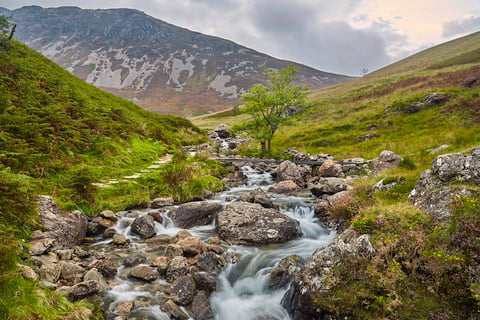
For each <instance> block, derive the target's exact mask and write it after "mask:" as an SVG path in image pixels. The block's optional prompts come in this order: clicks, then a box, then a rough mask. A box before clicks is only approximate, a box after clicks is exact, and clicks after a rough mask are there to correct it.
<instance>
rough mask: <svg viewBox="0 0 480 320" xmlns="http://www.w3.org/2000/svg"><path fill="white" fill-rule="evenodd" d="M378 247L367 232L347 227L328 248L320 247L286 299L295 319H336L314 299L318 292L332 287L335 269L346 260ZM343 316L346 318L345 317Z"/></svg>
mask: <svg viewBox="0 0 480 320" xmlns="http://www.w3.org/2000/svg"><path fill="white" fill-rule="evenodd" d="M374 253H375V249H374V248H373V246H372V245H371V243H370V237H369V236H368V235H366V234H364V235H361V236H360V237H357V236H356V235H355V232H354V231H353V229H350V228H349V229H347V230H345V231H344V232H343V233H341V234H340V235H339V236H337V237H336V238H335V239H334V240H333V241H332V242H331V243H330V244H329V245H328V246H327V247H325V248H322V249H319V250H317V251H316V252H315V253H314V254H313V255H312V257H310V258H309V259H308V260H307V261H306V262H305V264H304V265H303V267H302V268H301V270H300V271H299V272H295V275H294V277H293V281H292V284H291V286H290V288H289V290H288V291H287V292H286V293H285V295H284V297H283V299H282V305H283V306H284V307H285V309H287V311H288V312H289V313H290V315H291V317H292V319H334V318H332V317H329V316H330V315H329V314H328V312H327V311H325V310H321V309H318V308H317V306H316V304H315V302H314V300H315V299H316V296H317V294H318V293H321V292H324V291H328V290H331V289H332V288H333V286H334V285H335V281H333V280H332V279H331V277H332V273H333V272H332V271H333V270H334V269H335V268H336V267H337V266H338V265H339V264H341V263H342V261H348V260H350V259H353V258H355V257H358V256H362V257H367V258H368V257H371V255H373V254H374ZM342 319H343V318H342Z"/></svg>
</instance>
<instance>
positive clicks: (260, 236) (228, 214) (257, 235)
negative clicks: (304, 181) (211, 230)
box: [217, 202, 301, 244]
mask: <svg viewBox="0 0 480 320" xmlns="http://www.w3.org/2000/svg"><path fill="white" fill-rule="evenodd" d="M217 227H218V232H219V234H220V237H221V238H222V239H224V240H225V241H228V242H231V243H235V244H265V243H275V242H286V241H289V240H292V239H295V238H297V237H298V236H299V235H300V234H301V230H300V224H299V222H298V221H296V220H294V219H291V218H289V217H287V216H286V215H283V214H281V213H279V212H278V211H276V210H274V209H266V208H263V207H262V206H261V205H259V204H256V203H248V202H234V203H232V204H231V205H229V206H228V207H227V209H225V210H224V211H222V212H220V213H219V214H218V217H217Z"/></svg>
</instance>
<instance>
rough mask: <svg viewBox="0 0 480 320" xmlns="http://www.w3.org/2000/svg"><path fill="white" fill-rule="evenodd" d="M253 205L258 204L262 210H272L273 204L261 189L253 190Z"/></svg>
mask: <svg viewBox="0 0 480 320" xmlns="http://www.w3.org/2000/svg"><path fill="white" fill-rule="evenodd" d="M253 203H258V204H259V205H261V206H262V207H264V208H273V202H272V199H271V198H270V196H269V195H268V193H266V192H265V191H264V190H263V189H260V188H258V189H255V191H253Z"/></svg>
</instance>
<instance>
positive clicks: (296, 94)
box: [241, 65, 308, 152]
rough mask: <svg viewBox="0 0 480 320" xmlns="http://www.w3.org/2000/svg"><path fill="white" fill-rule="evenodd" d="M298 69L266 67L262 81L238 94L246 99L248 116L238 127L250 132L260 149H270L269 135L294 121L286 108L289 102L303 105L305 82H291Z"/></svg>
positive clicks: (289, 104) (304, 100)
mask: <svg viewBox="0 0 480 320" xmlns="http://www.w3.org/2000/svg"><path fill="white" fill-rule="evenodd" d="M296 73H297V70H296V69H295V67H294V66H293V65H289V66H288V67H287V68H285V69H282V70H273V69H270V68H267V69H265V71H264V76H265V78H266V79H267V82H266V84H265V85H261V84H255V85H253V87H252V88H251V89H250V91H249V92H248V93H245V94H242V95H241V97H242V99H243V101H244V102H245V112H246V113H248V114H250V116H251V117H252V119H251V120H248V121H246V122H245V123H243V124H242V125H241V129H243V130H245V131H247V132H248V133H250V134H251V135H253V136H254V137H255V138H256V139H257V140H258V141H259V142H260V145H261V146H262V151H263V152H270V151H271V147H272V138H273V135H274V134H275V132H276V131H277V129H278V128H279V127H280V126H282V125H286V124H291V123H293V120H292V119H291V118H289V117H288V115H287V111H288V108H289V107H291V106H303V105H305V102H306V93H305V91H306V90H307V89H308V87H307V86H304V85H292V81H293V80H294V76H295V74H296Z"/></svg>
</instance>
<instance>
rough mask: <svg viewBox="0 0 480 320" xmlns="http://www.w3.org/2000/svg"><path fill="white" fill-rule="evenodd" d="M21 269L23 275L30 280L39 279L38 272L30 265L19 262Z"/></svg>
mask: <svg viewBox="0 0 480 320" xmlns="http://www.w3.org/2000/svg"><path fill="white" fill-rule="evenodd" d="M17 266H18V267H19V269H20V271H21V272H22V277H24V278H25V279H28V280H38V274H37V273H36V272H35V271H34V270H33V269H32V268H31V267H29V266H25V265H21V264H17Z"/></svg>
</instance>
